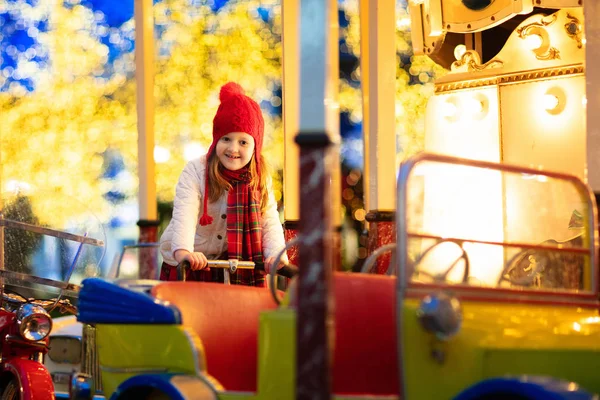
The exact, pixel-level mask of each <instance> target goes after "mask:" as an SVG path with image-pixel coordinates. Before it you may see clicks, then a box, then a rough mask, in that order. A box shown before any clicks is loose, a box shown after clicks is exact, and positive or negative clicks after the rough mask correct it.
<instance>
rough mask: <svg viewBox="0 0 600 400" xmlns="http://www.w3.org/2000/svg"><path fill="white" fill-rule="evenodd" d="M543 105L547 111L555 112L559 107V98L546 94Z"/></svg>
mask: <svg viewBox="0 0 600 400" xmlns="http://www.w3.org/2000/svg"><path fill="white" fill-rule="evenodd" d="M542 103H543V104H544V108H545V109H546V111H552V110H555V109H556V107H558V97H556V96H555V95H553V94H545V95H544V98H543V99H542Z"/></svg>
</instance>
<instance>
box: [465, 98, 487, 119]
mask: <svg viewBox="0 0 600 400" xmlns="http://www.w3.org/2000/svg"><path fill="white" fill-rule="evenodd" d="M465 106H466V108H467V110H469V113H471V114H474V115H475V114H479V113H480V112H482V111H483V103H482V102H481V101H480V100H478V99H476V98H473V97H471V98H467V99H465Z"/></svg>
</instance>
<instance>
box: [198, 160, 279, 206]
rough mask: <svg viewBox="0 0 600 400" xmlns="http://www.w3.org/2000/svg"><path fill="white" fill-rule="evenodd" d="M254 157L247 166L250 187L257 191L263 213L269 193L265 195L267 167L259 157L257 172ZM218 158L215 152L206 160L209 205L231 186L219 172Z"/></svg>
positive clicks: (264, 161)
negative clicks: (250, 177)
mask: <svg viewBox="0 0 600 400" xmlns="http://www.w3.org/2000/svg"><path fill="white" fill-rule="evenodd" d="M255 157H256V155H253V156H252V159H251V160H250V164H249V170H250V176H252V179H251V180H250V187H251V188H252V190H258V192H259V193H260V196H261V198H260V211H261V212H264V210H265V208H266V207H267V203H268V199H269V193H267V177H268V176H269V172H270V171H269V170H270V168H269V166H268V165H267V163H266V160H265V159H264V157H263V156H262V155H261V156H260V163H258V165H259V166H258V170H257V167H256V164H257V163H256V160H255ZM220 164H221V163H220V161H219V157H217V155H216V152H213V153H212V154H211V155H210V156H209V157H208V160H207V166H206V168H207V170H208V180H209V184H208V185H207V187H208V200H210V202H211V203H214V202H216V201H217V200H218V199H219V198H220V197H221V196H223V193H225V191H226V190H230V189H231V184H230V183H229V182H227V180H226V179H225V178H224V177H223V175H222V174H221V171H219V165H220Z"/></svg>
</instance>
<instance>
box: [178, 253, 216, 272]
mask: <svg viewBox="0 0 600 400" xmlns="http://www.w3.org/2000/svg"><path fill="white" fill-rule="evenodd" d="M183 259H184V260H188V261H189V262H190V268H191V269H192V271H198V270H200V269H206V270H207V271H210V268H206V265H207V264H208V260H207V259H206V256H205V255H204V253H201V252H199V251H197V252H194V253H188V254H186V255H185V257H183Z"/></svg>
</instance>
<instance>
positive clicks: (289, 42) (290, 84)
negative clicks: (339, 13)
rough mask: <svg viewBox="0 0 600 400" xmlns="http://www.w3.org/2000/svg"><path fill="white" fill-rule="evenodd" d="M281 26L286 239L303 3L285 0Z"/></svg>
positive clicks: (290, 222)
mask: <svg viewBox="0 0 600 400" xmlns="http://www.w3.org/2000/svg"><path fill="white" fill-rule="evenodd" d="M281 14H282V27H283V32H282V35H281V41H282V48H283V52H282V53H283V54H282V59H283V60H282V65H283V85H282V98H283V101H282V109H283V112H282V114H283V137H284V139H283V152H284V167H283V219H284V234H285V241H286V243H287V242H290V241H291V240H293V239H294V238H295V237H296V236H297V235H298V221H299V219H300V210H299V201H298V200H299V198H300V194H299V185H300V184H299V175H300V173H299V162H298V157H299V154H298V148H297V147H296V143H295V142H294V139H295V137H296V134H297V133H298V131H299V130H300V122H299V119H300V103H299V97H298V93H299V91H300V70H299V65H300V48H299V38H298V36H299V33H300V31H299V29H300V26H299V25H298V22H299V19H300V5H299V4H298V1H297V0H283V2H282V4H281ZM287 254H288V258H289V259H290V262H291V263H292V264H294V265H298V246H294V247H292V248H291V249H289V250H288V252H287Z"/></svg>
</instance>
